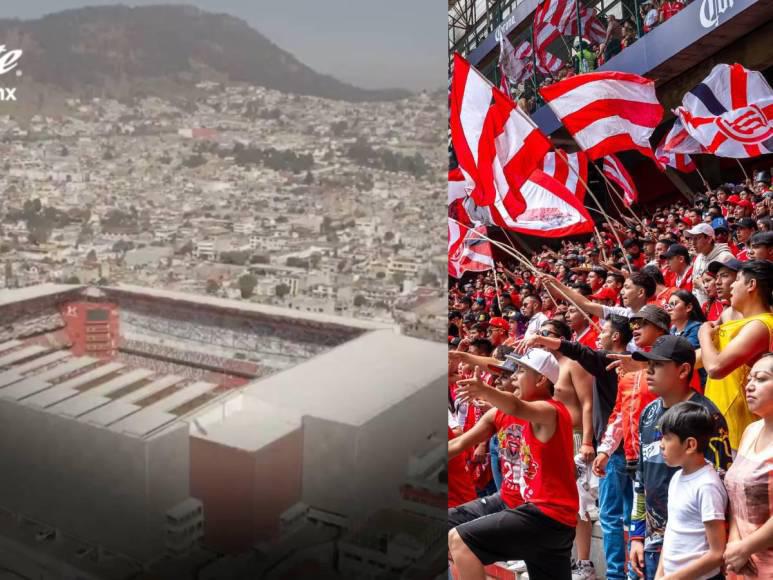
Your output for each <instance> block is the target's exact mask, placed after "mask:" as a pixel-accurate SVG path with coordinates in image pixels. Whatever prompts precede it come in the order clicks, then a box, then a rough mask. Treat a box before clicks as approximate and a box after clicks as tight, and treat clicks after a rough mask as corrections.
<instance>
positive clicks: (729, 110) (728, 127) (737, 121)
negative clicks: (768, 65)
mask: <svg viewBox="0 0 773 580" xmlns="http://www.w3.org/2000/svg"><path fill="white" fill-rule="evenodd" d="M674 112H675V113H676V114H677V115H678V116H679V118H680V119H681V120H682V123H683V124H684V128H685V129H686V131H687V132H688V133H689V134H690V136H691V137H693V138H694V139H695V140H696V141H698V143H700V144H701V145H703V146H704V147H705V148H706V149H708V151H709V153H713V154H714V155H717V156H718V157H734V158H746V157H758V156H760V155H765V154H767V153H773V89H771V88H770V85H769V84H768V83H767V81H766V80H765V77H764V76H762V73H760V72H758V71H752V70H748V69H746V68H744V67H743V66H741V65H740V64H732V65H730V64H718V65H717V66H715V67H714V68H713V69H712V70H711V73H710V74H709V76H708V77H706V78H705V79H704V80H703V82H702V83H700V84H699V85H698V86H696V87H695V88H694V89H692V90H691V91H690V92H689V93H687V94H686V95H685V96H684V99H682V106H681V107H679V108H678V109H677V110H676V111H674Z"/></svg>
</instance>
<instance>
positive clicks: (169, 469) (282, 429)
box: [0, 284, 445, 578]
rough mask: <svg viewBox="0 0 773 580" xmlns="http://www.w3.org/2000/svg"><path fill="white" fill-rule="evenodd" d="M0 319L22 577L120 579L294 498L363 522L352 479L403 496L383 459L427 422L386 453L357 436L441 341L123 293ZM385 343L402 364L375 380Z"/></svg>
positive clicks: (228, 549)
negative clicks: (46, 564) (79, 574)
mask: <svg viewBox="0 0 773 580" xmlns="http://www.w3.org/2000/svg"><path fill="white" fill-rule="evenodd" d="M0 328H1V331H0V332H1V336H0V425H1V426H0V456H2V457H3V458H4V463H3V469H4V470H5V471H6V472H7V473H13V474H14V477H12V478H2V481H0V553H2V554H3V555H2V556H0V564H2V565H3V566H4V567H7V568H9V569H12V570H14V571H15V572H16V573H24V574H25V575H26V576H25V577H38V576H37V573H38V571H40V570H41V569H43V568H42V566H43V565H42V564H41V554H46V553H48V556H50V557H51V558H55V559H54V560H53V561H56V562H57V563H59V564H61V563H62V562H70V561H71V562H72V563H73V565H74V566H77V569H78V570H79V571H83V570H89V571H92V572H93V573H94V577H95V578H126V577H130V576H132V574H136V573H137V571H138V570H141V569H142V568H143V567H147V566H150V565H152V566H162V567H163V565H164V564H165V562H171V563H178V564H179V563H180V562H186V561H187V562H192V563H199V564H200V560H202V559H203V560H205V561H206V560H212V558H213V556H212V552H207V551H205V550H204V549H203V546H206V547H207V549H210V550H215V552H214V553H216V554H238V553H242V552H244V551H250V550H252V549H253V547H254V545H255V544H256V543H257V542H258V541H262V540H270V539H272V538H276V537H277V534H278V532H279V526H280V516H281V515H282V514H283V513H284V512H285V511H287V510H289V509H290V508H292V507H293V506H296V505H298V504H300V502H303V503H302V505H308V506H313V507H315V508H316V509H317V510H322V511H323V512H325V513H328V514H331V515H330V516H329V517H330V518H332V519H333V520H334V521H339V520H340V521H344V520H345V519H346V518H347V517H352V518H355V519H356V518H357V517H362V518H366V517H367V516H368V514H369V511H368V510H369V509H370V506H369V505H366V504H367V502H368V498H367V497H361V496H362V494H360V496H358V495H357V493H356V489H358V488H360V489H364V488H365V486H364V485H362V483H363V482H364V481H365V480H367V479H369V478H372V477H373V476H374V475H378V477H379V478H380V481H381V486H382V488H383V489H382V492H383V493H384V494H388V495H393V496H395V498H396V500H398V501H399V495H400V485H401V483H402V481H403V480H402V478H403V476H404V469H403V470H394V469H393V468H394V465H396V464H397V463H400V462H402V463H403V464H406V465H407V461H408V459H409V458H410V456H411V452H412V450H413V449H414V446H415V445H416V444H417V443H419V442H421V441H422V440H426V438H427V436H428V435H429V431H428V429H431V427H432V426H431V425H428V424H426V422H425V423H424V424H421V423H419V422H417V423H416V426H415V427H407V428H405V429H404V430H403V432H402V433H401V434H400V435H399V436H397V437H393V439H394V441H393V447H392V449H393V452H392V454H393V455H394V457H393V458H392V459H390V460H389V461H387V460H385V459H384V458H381V457H376V456H373V454H371V453H370V452H369V450H368V449H369V447H370V445H366V444H365V443H366V442H367V441H373V442H374V443H375V441H378V440H383V439H384V437H385V435H386V433H387V432H389V431H390V430H391V428H392V421H391V420H390V419H389V417H393V416H394V417H396V416H397V413H400V412H403V413H404V409H405V408H406V406H409V407H410V408H411V409H412V410H413V411H412V412H414V413H416V412H418V413H424V412H426V410H427V409H428V408H431V402H432V392H433V391H434V390H436V388H437V386H438V385H440V384H442V382H443V381H444V380H445V377H444V372H445V369H444V368H443V366H442V365H434V366H433V365H426V364H424V363H425V361H426V360H428V358H429V357H430V356H431V355H432V353H435V354H437V352H436V351H437V350H438V349H440V350H441V351H442V350H443V345H438V344H435V343H431V342H428V341H424V340H419V339H414V338H409V337H405V336H401V335H400V334H398V333H397V332H396V331H395V329H394V328H393V327H391V326H388V325H384V324H376V323H372V322H363V321H357V320H351V319H345V318H340V317H331V316H326V315H321V314H316V313H315V314H310V313H298V312H294V311H289V310H285V309H280V308H273V307H267V306H261V305H253V304H245V303H244V302H237V301H232V300H226V299H219V298H212V297H208V296H199V295H193V294H182V293H177V292H169V291H164V290H156V289H149V288H140V287H134V286H117V287H99V288H97V287H89V286H78V285H56V284H43V285H39V286H32V287H28V288H21V289H17V290H8V291H6V292H4V293H3V295H2V298H0ZM386 352H390V353H394V352H397V353H398V355H399V356H400V359H401V367H403V368H401V369H398V370H391V374H390V375H389V377H390V378H389V380H390V385H391V390H390V391H386V390H385V389H373V390H371V389H370V388H369V385H373V384H374V383H373V376H374V373H375V374H376V375H377V376H387V371H390V367H391V366H392V362H391V359H390V358H389V357H385V356H384V353H386ZM390 356H391V355H390ZM436 358H438V357H436ZM344 369H345V370H346V373H345V376H344V377H337V375H338V374H339V373H340V372H341V371H342V370H344ZM358 442H359V444H358ZM347 448H348V449H350V451H349V452H346V453H345V454H344V455H345V458H344V459H343V460H342V459H339V460H338V464H336V463H333V462H331V460H330V459H331V456H334V455H337V454H338V453H340V450H342V449H347ZM347 461H351V462H352V463H347ZM354 462H356V464H357V475H354V476H352V478H351V488H350V489H346V488H344V487H342V486H340V485H337V484H335V478H336V476H337V473H338V469H339V468H340V467H341V464H348V465H350V467H351V468H352V470H353V471H354V469H353V465H354ZM368 466H370V468H369V467H368ZM390 468H391V469H392V470H393V471H396V472H395V474H394V475H390V474H389V473H387V472H388V471H389V470H390ZM372 487H373V484H371V488H372ZM298 509H299V508H296V511H298ZM25 545H28V546H29V547H30V550H32V551H34V555H31V554H32V552H30V553H26V552H25V549H24V546H25ZM186 558H187V559H186ZM191 565H192V564H191ZM151 569H153V568H151ZM161 569H162V570H163V568H161ZM22 571H23V572H22ZM159 574H160V577H164V576H163V573H162V572H159ZM13 577H16V576H13ZM151 577H159V576H148V578H151Z"/></svg>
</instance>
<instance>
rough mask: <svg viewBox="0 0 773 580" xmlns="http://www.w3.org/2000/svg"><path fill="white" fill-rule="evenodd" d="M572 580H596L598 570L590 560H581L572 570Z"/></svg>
mask: <svg viewBox="0 0 773 580" xmlns="http://www.w3.org/2000/svg"><path fill="white" fill-rule="evenodd" d="M572 580H596V568H595V567H594V566H593V562H591V561H590V560H579V561H578V562H577V565H576V566H575V568H574V569H573V570H572Z"/></svg>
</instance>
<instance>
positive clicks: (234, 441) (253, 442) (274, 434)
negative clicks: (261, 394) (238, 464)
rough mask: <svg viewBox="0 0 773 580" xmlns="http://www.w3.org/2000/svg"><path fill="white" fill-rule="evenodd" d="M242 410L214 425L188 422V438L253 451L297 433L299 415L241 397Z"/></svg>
mask: <svg viewBox="0 0 773 580" xmlns="http://www.w3.org/2000/svg"><path fill="white" fill-rule="evenodd" d="M241 403H242V409H241V410H240V411H237V412H235V413H233V414H232V415H229V416H228V417H227V418H226V419H225V420H223V421H221V422H219V423H215V424H207V425H202V424H200V423H199V422H198V421H197V420H196V419H195V418H194V420H193V421H192V422H191V423H192V425H191V431H190V432H191V435H192V436H194V437H196V438H198V439H204V440H207V441H212V442H213V443H219V444H220V445H224V446H226V447H234V448H236V449H242V450H245V451H257V450H258V449H261V448H263V447H265V446H266V445H268V444H270V443H273V442H274V441H276V440H278V439H281V438H282V437H284V436H286V435H289V434H290V433H292V432H293V431H295V430H297V429H300V427H301V424H302V420H301V419H302V418H301V414H300V413H298V412H296V411H293V410H289V409H277V408H276V407H275V406H274V405H270V404H268V403H264V402H263V401H259V400H257V399H255V398H253V397H245V396H241Z"/></svg>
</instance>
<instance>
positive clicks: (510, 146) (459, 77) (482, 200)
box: [450, 54, 550, 215]
mask: <svg viewBox="0 0 773 580" xmlns="http://www.w3.org/2000/svg"><path fill="white" fill-rule="evenodd" d="M450 123H451V140H452V143H453V147H454V151H455V153H456V158H457V160H458V162H459V167H460V168H461V170H462V172H463V173H464V174H465V177H466V178H467V180H468V181H470V182H471V183H474V184H475V187H474V189H473V190H472V193H471V195H472V198H473V199H474V200H475V203H476V204H478V205H482V206H486V205H492V204H495V203H497V202H501V203H505V200H507V203H508V205H509V208H510V210H511V211H513V212H514V215H517V214H518V213H520V212H521V211H523V209H524V208H525V207H526V203H525V202H524V200H523V196H522V195H521V194H520V192H519V191H518V188H519V187H520V186H521V184H522V183H523V182H524V181H526V179H527V178H528V177H529V175H530V174H531V172H532V171H533V170H534V169H536V168H537V167H538V166H539V164H540V161H541V160H542V158H543V157H544V156H545V153H547V152H548V151H549V150H550V141H549V140H548V138H547V137H545V135H543V134H542V132H541V131H540V130H539V129H538V128H537V126H536V125H535V124H534V122H533V121H532V120H531V119H530V118H529V117H528V116H527V115H526V114H525V113H524V112H522V111H520V110H519V109H518V107H516V106H515V103H513V101H512V99H510V97H508V96H506V95H505V94H504V93H502V91H500V90H498V89H497V88H495V87H494V86H493V85H491V83H489V82H488V81H487V80H486V79H485V78H484V77H483V76H482V75H481V74H480V73H479V72H478V71H477V70H475V69H474V68H473V67H472V66H470V64H469V63H468V62H467V61H466V60H465V59H463V58H462V57H461V56H459V55H458V54H456V55H454V74H453V80H452V83H451V114H450Z"/></svg>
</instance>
